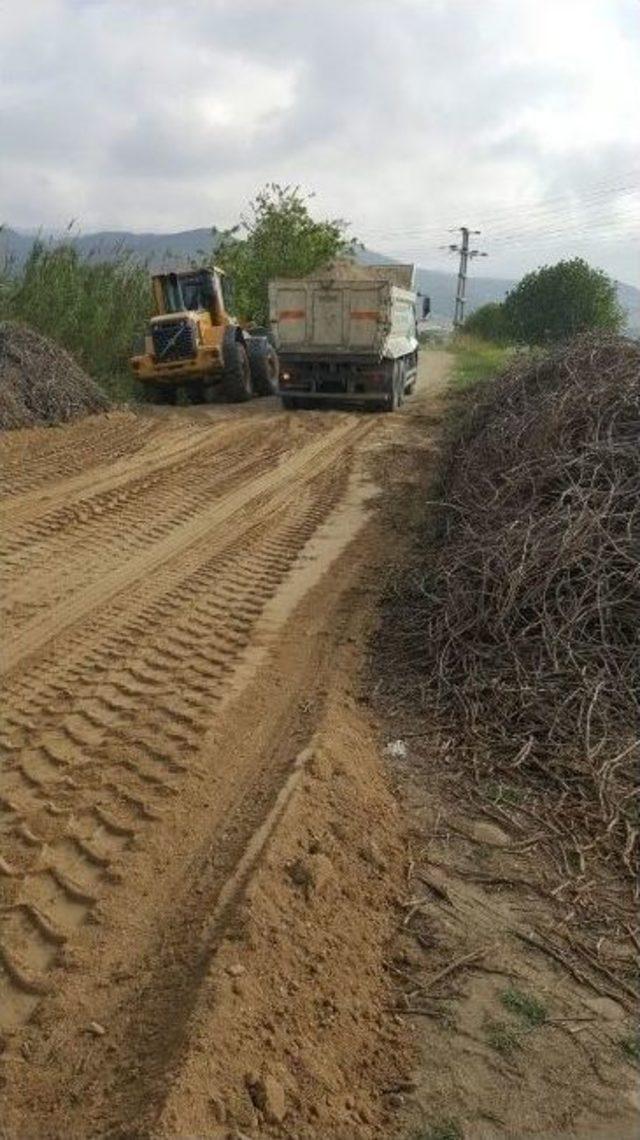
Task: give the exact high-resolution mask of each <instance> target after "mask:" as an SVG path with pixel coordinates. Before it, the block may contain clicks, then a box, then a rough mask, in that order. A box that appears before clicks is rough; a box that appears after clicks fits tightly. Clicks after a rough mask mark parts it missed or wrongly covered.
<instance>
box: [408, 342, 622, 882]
mask: <svg viewBox="0 0 640 1140" xmlns="http://www.w3.org/2000/svg"><path fill="white" fill-rule="evenodd" d="M437 494H438V499H439V500H441V501H440V502H439V504H438V506H437V508H436V519H435V527H434V532H433V534H431V535H430V544H431V540H433V547H434V550H435V554H434V556H433V557H432V558H431V560H430V561H429V564H428V565H427V566H426V567H425V568H424V569H423V570H422V571H421V573H420V575H419V581H418V583H417V585H416V589H415V593H414V594H413V596H412V598H411V599H410V603H409V605H408V606H407V607H406V616H407V620H406V621H403V622H402V623H401V624H402V625H403V626H404V631H403V633H402V634H401V635H400V636H401V638H402V649H403V653H404V655H405V660H406V659H407V658H410V659H411V660H412V663H413V665H414V666H415V667H416V668H417V669H418V670H419V674H420V683H421V688H422V693H423V697H424V699H425V701H426V703H427V705H428V707H430V708H432V709H435V710H436V711H437V714H438V720H439V723H441V724H443V725H444V726H445V729H446V731H448V732H450V733H451V735H452V736H453V738H454V739H455V741H456V744H457V745H458V746H459V749H461V750H462V755H463V756H464V757H465V760H466V761H471V762H472V763H473V765H474V768H475V773H476V776H477V778H478V779H479V780H482V781H485V780H486V779H490V778H491V775H492V774H493V775H494V776H496V777H497V778H499V779H501V780H503V779H506V780H513V779H516V778H520V779H522V778H524V779H525V781H526V783H527V784H528V785H533V786H535V787H537V788H539V789H540V791H541V792H542V793H544V802H545V813H546V816H547V819H548V820H549V822H550V825H551V826H552V827H555V828H557V829H558V830H559V831H560V832H561V833H562V834H563V835H565V836H566V835H567V834H569V835H570V837H571V842H572V846H573V848H574V855H576V853H577V859H578V860H579V864H580V866H581V867H582V869H583V870H584V859H585V856H587V857H588V853H590V852H591V853H596V852H597V853H598V854H599V856H604V858H606V859H611V858H615V859H620V860H621V861H622V863H623V864H624V865H625V866H626V868H627V869H628V870H629V871H632V868H633V866H634V861H635V858H636V857H637V851H638V833H639V828H640V816H639V808H640V803H639V796H640V786H639V781H638V771H637V762H638V758H639V756H640V740H639V731H640V674H639V668H638V666H639V653H640V344H638V343H637V342H633V341H630V340H626V339H622V338H616V337H610V338H604V339H603V338H602V337H600V338H598V339H594V338H586V339H581V340H579V341H577V342H574V343H573V344H571V345H569V346H567V347H563V348H561V349H559V350H558V351H556V352H555V353H554V354H552V355H550V356H546V357H544V358H540V359H537V360H534V361H531V359H529V360H528V361H527V360H526V359H519V360H517V361H515V362H514V363H513V364H512V366H511V367H510V369H509V370H508V371H507V372H506V373H505V374H504V375H503V376H502V377H501V378H499V379H498V381H494V382H492V383H490V384H488V385H486V386H485V387H484V388H483V389H481V390H480V391H479V394H478V393H476V399H475V400H474V406H473V409H472V410H471V411H470V412H469V414H468V416H467V417H466V418H465V419H464V421H463V422H462V423H461V424H459V425H458V428H457V429H456V431H455V437H454V438H453V439H452V441H451V445H450V447H449V448H448V449H447V455H446V460H445V463H444V465H443V469H442V472H441V483H440V486H439V488H438V493H437ZM413 675H414V677H415V672H414V674H413ZM457 751H458V750H457Z"/></svg>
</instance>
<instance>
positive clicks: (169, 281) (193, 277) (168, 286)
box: [162, 273, 213, 313]
mask: <svg viewBox="0 0 640 1140" xmlns="http://www.w3.org/2000/svg"><path fill="white" fill-rule="evenodd" d="M162 287H163V295H164V307H165V311H166V312H167V313H181V312H184V311H185V309H191V310H192V311H193V310H198V309H209V308H210V307H211V301H212V299H213V284H212V281H211V276H210V274H209V273H184V274H178V273H168V274H167V276H166V277H165V278H164V280H163V286H162Z"/></svg>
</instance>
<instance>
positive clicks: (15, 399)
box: [0, 321, 110, 429]
mask: <svg viewBox="0 0 640 1140" xmlns="http://www.w3.org/2000/svg"><path fill="white" fill-rule="evenodd" d="M109 407H110V402H109V400H108V399H107V397H106V396H105V395H104V393H103V392H101V390H100V388H98V386H97V384H95V383H94V381H93V380H92V379H91V378H90V377H89V376H87V374H86V372H83V370H82V368H80V366H79V365H78V364H77V363H76V361H75V360H74V359H73V357H72V356H70V355H69V353H68V352H65V350H64V349H63V348H61V347H60V346H59V345H57V344H55V343H54V342H53V341H51V340H48V339H47V337H44V336H41V335H40V333H37V332H34V331H33V329H30V328H27V327H26V326H25V325H20V324H15V323H14V322H12V321H1V322H0V428H4V429H7V428H22V427H35V426H36V425H38V424H60V423H64V422H65V421H67V420H72V419H78V418H79V417H80V416H86V415H89V414H90V413H92V412H104V411H107V410H108V408H109Z"/></svg>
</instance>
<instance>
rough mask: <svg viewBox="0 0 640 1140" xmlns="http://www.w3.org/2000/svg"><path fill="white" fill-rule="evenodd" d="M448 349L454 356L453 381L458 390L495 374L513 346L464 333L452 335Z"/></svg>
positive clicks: (507, 357) (505, 360)
mask: <svg viewBox="0 0 640 1140" xmlns="http://www.w3.org/2000/svg"><path fill="white" fill-rule="evenodd" d="M450 349H451V352H452V353H453V356H454V366H453V382H454V386H455V388H457V389H458V390H465V389H467V388H472V387H473V386H474V385H475V384H477V383H478V382H479V381H480V380H488V379H490V378H491V377H492V376H496V375H497V374H498V373H499V372H500V371H501V370H502V369H503V368H504V367H505V365H506V364H507V361H508V360H509V357H510V356H512V355H513V353H514V349H513V348H509V347H505V346H504V345H500V344H492V343H491V342H490V341H487V340H481V339H480V337H473V336H464V335H458V336H455V337H453V338H452V340H451V342H450Z"/></svg>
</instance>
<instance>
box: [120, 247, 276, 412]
mask: <svg viewBox="0 0 640 1140" xmlns="http://www.w3.org/2000/svg"><path fill="white" fill-rule="evenodd" d="M151 283H152V289H153V300H154V308H155V315H154V316H153V317H152V318H151V321H150V323H149V327H148V329H147V333H146V336H145V338H144V350H143V351H141V352H139V353H138V354H136V355H135V356H133V357H132V358H131V368H132V371H133V374H134V376H135V377H136V379H137V380H138V382H139V384H140V389H141V394H142V397H143V399H146V400H148V401H150V402H152V403H164V404H175V402H176V397H177V393H178V389H179V388H184V390H185V391H186V394H187V398H188V399H189V401H190V402H191V403H202V402H205V403H208V402H209V401H210V400H211V399H212V398H214V394H215V392H216V389H221V390H222V394H223V395H224V396H225V397H226V399H228V400H231V401H233V402H234V403H237V402H239V401H241V400H250V399H251V398H252V396H271V395H274V394H275V393H276V392H277V387H278V357H277V354H276V352H275V350H274V348H273V345H272V344H271V342H270V339H269V335H268V331H267V330H265V329H245V328H243V327H242V326H241V325H240V323H239V322H238V321H237V320H236V319H235V318H234V317H232V316H231V315H230V312H229V310H230V309H231V307H232V288H231V284H230V282H229V279H228V278H227V277H226V275H225V273H224V271H223V270H222V269H219V268H217V267H214V268H213V269H190V270H185V271H184V272H181V273H157V274H155V275H154V276H153V277H152V278H151Z"/></svg>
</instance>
